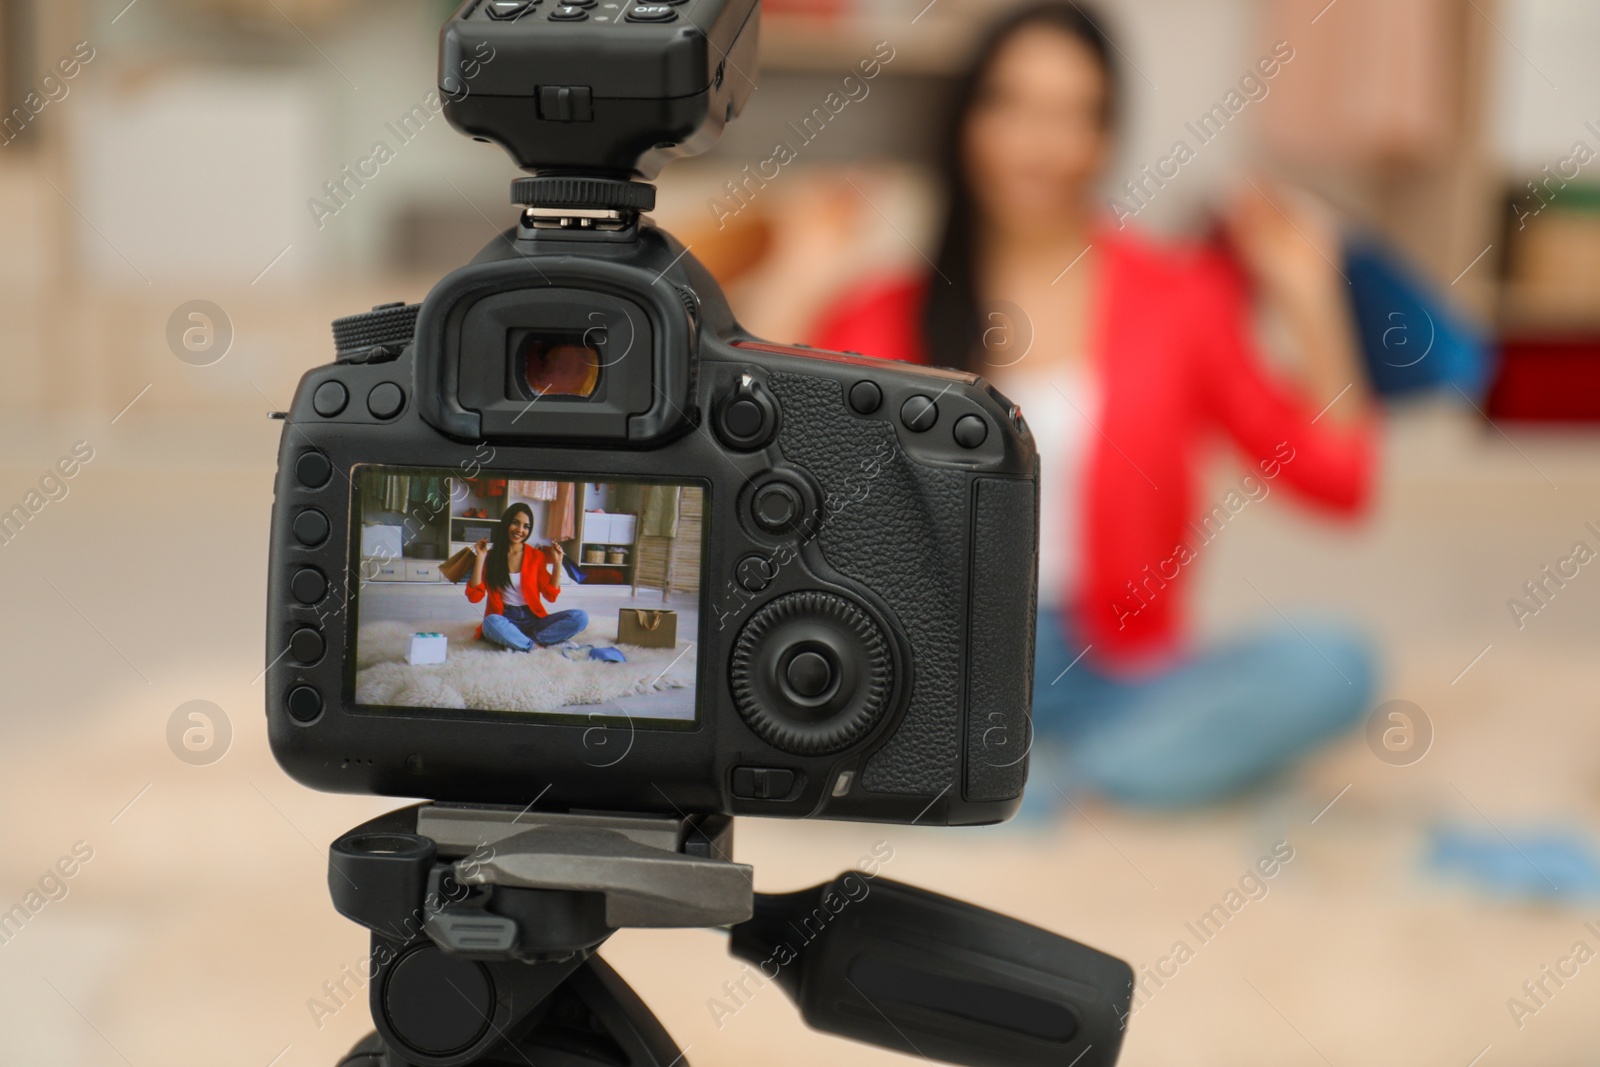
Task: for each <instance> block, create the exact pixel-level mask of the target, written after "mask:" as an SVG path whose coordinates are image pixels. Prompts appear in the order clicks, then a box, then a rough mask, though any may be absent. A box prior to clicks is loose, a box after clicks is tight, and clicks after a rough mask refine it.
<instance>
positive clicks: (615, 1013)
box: [504, 956, 688, 1067]
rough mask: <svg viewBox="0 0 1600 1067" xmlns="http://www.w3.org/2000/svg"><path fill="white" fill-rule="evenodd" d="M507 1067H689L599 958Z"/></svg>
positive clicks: (577, 975)
mask: <svg viewBox="0 0 1600 1067" xmlns="http://www.w3.org/2000/svg"><path fill="white" fill-rule="evenodd" d="M516 1047H517V1050H518V1053H519V1054H520V1055H525V1056H526V1057H527V1059H522V1058H520V1056H519V1058H508V1059H505V1060H504V1062H505V1063H507V1064H520V1063H526V1062H530V1061H531V1062H533V1063H537V1064H539V1065H540V1067H546V1065H548V1067H688V1061H687V1060H685V1059H684V1057H683V1053H682V1052H680V1051H679V1050H678V1046H677V1044H676V1043H675V1042H674V1041H673V1040H672V1038H671V1036H669V1035H668V1034H667V1031H666V1029H665V1028H664V1027H663V1026H662V1025H661V1023H660V1022H659V1021H658V1020H657V1019H656V1017H655V1015H653V1014H652V1013H651V1011H650V1009H649V1008H648V1007H646V1006H645V1003H644V1001H642V1000H640V999H639V995H638V994H637V993H635V992H634V991H633V989H632V988H630V987H629V985H628V983H627V982H625V981H623V980H622V978H621V976H619V975H618V974H617V972H616V971H614V970H612V969H611V966H610V965H609V964H607V963H606V962H605V961H604V960H602V959H601V958H600V957H598V956H593V957H590V959H589V962H588V963H586V964H584V965H583V966H582V967H580V968H579V969H578V970H576V971H574V972H573V973H572V976H571V977H569V978H568V979H567V980H566V981H565V982H564V983H563V984H562V985H561V987H560V988H559V989H557V990H556V991H555V992H554V993H553V994H552V995H551V996H550V998H549V1000H548V1001H547V1002H546V1004H545V1005H544V1010H543V1011H542V1012H541V1015H540V1018H539V1021H538V1022H537V1023H536V1024H534V1026H533V1027H532V1028H531V1029H530V1030H528V1031H527V1032H526V1033H525V1034H524V1036H523V1037H522V1038H521V1039H520V1040H518V1041H517V1042H516Z"/></svg>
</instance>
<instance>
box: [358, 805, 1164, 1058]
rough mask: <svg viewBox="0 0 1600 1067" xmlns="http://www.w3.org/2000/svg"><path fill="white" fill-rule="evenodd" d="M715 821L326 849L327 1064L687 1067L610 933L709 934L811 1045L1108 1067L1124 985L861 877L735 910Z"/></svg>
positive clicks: (1066, 951)
mask: <svg viewBox="0 0 1600 1067" xmlns="http://www.w3.org/2000/svg"><path fill="white" fill-rule="evenodd" d="M732 845H733V824H732V819H731V818H728V817H726V816H689V817H679V818H673V817H661V816H617V815H585V814H548V813H538V812H527V811H523V812H517V811H515V810H514V809H507V808H496V807H485V806H474V805H446V804H425V805H420V806H418V807H413V808H407V809H404V810H401V811H397V812H393V813H391V814H388V815H384V816H381V817H379V818H377V819H374V820H372V821H371V822H368V823H365V824H363V825H362V826H359V827H357V828H356V829H354V830H352V831H350V832H349V833H348V834H346V835H345V836H344V837H342V838H340V839H339V840H338V841H336V842H334V844H333V846H332V848H331V849H330V853H329V873H328V885H329V889H330V891H331V892H332V894H333V899H334V906H335V907H336V908H337V909H338V910H339V912H340V913H341V914H343V915H344V916H346V917H347V918H350V919H352V920H354V921H355V922H357V923H360V924H361V925H363V926H365V927H367V928H368V929H369V930H370V931H371V936H372V982H371V987H370V988H371V1007H372V1016H373V1021H374V1024H375V1026H376V1032H375V1033H373V1034H372V1035H370V1036H369V1037H367V1038H366V1039H365V1040H363V1041H362V1042H361V1043H360V1044H358V1045H357V1046H356V1047H355V1048H354V1049H352V1050H351V1052H350V1053H349V1054H348V1055H347V1056H346V1057H345V1059H344V1060H342V1061H341V1063H340V1067H467V1065H473V1067H480V1065H481V1067H526V1065H529V1064H534V1065H537V1067H591V1065H592V1067H687V1065H686V1061H685V1059H684V1056H683V1053H682V1052H681V1051H680V1050H679V1049H678V1047H677V1046H676V1044H675V1043H674V1042H673V1040H672V1038H671V1037H670V1036H668V1034H667V1032H666V1030H665V1028H663V1027H662V1025H661V1023H660V1022H659V1021H657V1019H656V1018H655V1016H654V1015H652V1014H651V1012H650V1010H649V1008H648V1007H646V1006H645V1004H644V1002H643V1001H642V1000H640V999H639V997H638V996H637V995H636V994H635V993H634V992H633V990H632V989H630V988H629V987H628V985H627V983H626V982H624V981H623V980H622V978H621V977H619V976H618V975H617V973H616V972H615V971H613V970H612V969H611V968H610V967H609V966H608V965H607V964H606V963H605V961H603V960H602V959H600V958H599V957H598V956H597V955H595V952H596V950H597V949H598V948H599V947H600V946H601V945H602V944H603V943H604V942H605V941H606V939H607V938H609V937H610V936H611V934H613V933H615V932H616V931H617V930H619V929H623V928H626V927H679V928H685V927H686V928H693V927H730V928H731V932H732V942H731V946H730V947H731V950H732V952H733V954H734V955H735V956H737V957H739V958H741V959H744V960H746V961H748V962H750V963H752V964H754V965H756V966H757V967H759V968H760V970H761V973H762V975H763V977H764V978H765V979H767V980H771V981H774V982H776V983H778V984H779V985H781V986H782V987H783V988H784V989H786V990H787V991H788V992H789V994H790V995H791V996H792V997H793V998H794V999H795V1001H796V1002H797V1004H798V1005H799V1007H800V1010H801V1013H802V1015H803V1016H804V1018H805V1019H806V1021H807V1023H809V1024H810V1025H811V1026H812V1027H814V1028H816V1029H819V1030H825V1031H829V1032H832V1033H836V1034H840V1035H842V1036H845V1037H849V1038H852V1039H855V1040H858V1041H863V1042H867V1043H870V1044H874V1045H878V1046H881V1047H884V1048H888V1049H893V1050H896V1051H900V1052H904V1053H906V1054H908V1055H915V1056H921V1057H923V1058H929V1059H935V1060H943V1061H947V1062H950V1063H958V1064H970V1065H972V1067H1001V1065H1016V1064H1023V1065H1031V1064H1039V1065H1044V1064H1056V1065H1060V1064H1076V1065H1077V1067H1110V1065H1111V1064H1114V1063H1115V1062H1116V1058H1117V1053H1118V1051H1119V1049H1120V1046H1121V1041H1122V1034H1123V1023H1124V1020H1125V1018H1126V1016H1127V1012H1128V1006H1129V1002H1130V999H1131V995H1132V983H1133V974H1132V971H1131V970H1130V969H1129V968H1128V966H1127V965H1126V964H1125V963H1123V962H1122V961H1120V960H1117V959H1115V958H1113V957H1110V956H1107V955H1104V954H1102V953H1100V952H1097V951H1095V950H1094V949H1091V948H1088V947H1086V946H1083V945H1080V944H1077V943H1075V942H1072V941H1069V940H1067V939H1065V938H1062V937H1058V936H1056V935H1054V934H1050V933H1048V932H1046V931H1044V930H1040V929H1038V928H1036V927H1032V926H1028V925H1026V924H1023V923H1020V922H1017V921H1016V920H1014V919H1009V918H1006V917H1004V916H1000V915H996V914H995V913H993V912H988V911H984V910H982V909H980V908H976V907H973V906H972V905H969V904H964V903H961V902H959V901H955V900H951V899H949V898H947V897H940V896H936V895H934V894H931V893H926V892H923V891H921V890H918V889H913V888H911V887H909V886H904V885H899V884H896V883H892V882H888V881H885V880H882V879H871V878H868V877H867V876H865V875H864V874H863V873H861V872H848V873H846V874H845V875H842V876H841V877H840V878H838V879H835V880H834V881H832V882H829V883H826V884H824V885H820V886H816V887H814V888H812V889H807V890H802V891H800V892H798V893H790V894H783V895H771V894H760V893H756V892H755V890H754V888H753V885H752V874H753V872H752V870H751V868H750V867H748V866H746V865H743V864H736V863H733V862H731V861H730V860H729V859H728V858H727V857H728V856H729V855H731V853H732Z"/></svg>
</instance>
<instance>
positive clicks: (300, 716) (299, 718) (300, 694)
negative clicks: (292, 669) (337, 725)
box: [285, 685, 322, 725]
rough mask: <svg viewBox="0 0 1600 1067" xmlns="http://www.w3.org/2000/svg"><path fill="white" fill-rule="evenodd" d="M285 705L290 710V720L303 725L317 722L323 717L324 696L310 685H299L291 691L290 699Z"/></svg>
mask: <svg viewBox="0 0 1600 1067" xmlns="http://www.w3.org/2000/svg"><path fill="white" fill-rule="evenodd" d="M285 703H286V704H287V705H288V708H289V718H291V719H293V720H294V721H295V722H297V723H300V724H301V725H306V724H309V723H313V722H316V721H317V719H318V718H320V717H321V715H322V694H321V693H319V692H317V691H316V690H315V689H313V688H311V687H310V686H309V685H299V686H295V687H294V688H293V689H291V690H289V699H288V700H287V701H285Z"/></svg>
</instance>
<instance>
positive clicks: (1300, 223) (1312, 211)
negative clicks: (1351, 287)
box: [1223, 177, 1344, 302]
mask: <svg viewBox="0 0 1600 1067" xmlns="http://www.w3.org/2000/svg"><path fill="white" fill-rule="evenodd" d="M1223 226H1224V228H1225V230H1226V232H1227V235H1228V238H1229V240H1230V241H1231V242H1232V244H1233V247H1234V250H1235V251H1236V252H1237V253H1238V255H1239V259H1240V261H1241V262H1242V263H1243V264H1244V266H1245V267H1246V268H1247V269H1248V270H1249V272H1250V275H1251V278H1252V279H1253V280H1254V281H1255V283H1256V286H1257V287H1258V288H1259V289H1260V290H1261V291H1262V292H1265V293H1267V294H1268V295H1269V296H1271V297H1272V298H1274V299H1277V300H1283V301H1288V302H1301V301H1305V300H1310V299H1322V298H1324V297H1326V295H1327V294H1328V293H1329V292H1333V291H1337V289H1338V286H1339V285H1340V283H1341V282H1342V281H1343V278H1342V276H1341V274H1340V268H1339V267H1338V266H1337V264H1338V263H1339V261H1340V260H1341V259H1342V258H1343V254H1344V253H1343V245H1342V242H1341V240H1340V237H1339V225H1338V220H1337V219H1335V217H1334V215H1333V213H1332V212H1331V211H1329V210H1328V209H1327V208H1326V207H1325V206H1324V205H1322V204H1320V203H1318V202H1317V201H1316V200H1315V199H1313V198H1312V197H1310V196H1308V195H1307V194H1305V193H1302V192H1301V191H1299V190H1298V189H1291V188H1287V187H1285V186H1283V185H1280V184H1277V183H1275V182H1271V181H1268V180H1267V179H1265V178H1259V177H1258V178H1253V179H1251V178H1247V179H1246V180H1245V184H1244V185H1242V186H1240V187H1239V188H1238V189H1237V190H1236V191H1235V193H1234V195H1233V197H1232V198H1231V199H1230V201H1229V203H1228V206H1227V212H1226V214H1225V215H1224V217H1223Z"/></svg>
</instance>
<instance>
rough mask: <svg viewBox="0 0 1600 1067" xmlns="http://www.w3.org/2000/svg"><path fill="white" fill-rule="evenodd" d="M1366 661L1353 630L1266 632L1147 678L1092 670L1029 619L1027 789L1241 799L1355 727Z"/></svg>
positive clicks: (1368, 680)
mask: <svg viewBox="0 0 1600 1067" xmlns="http://www.w3.org/2000/svg"><path fill="white" fill-rule="evenodd" d="M1376 674H1377V667H1376V659H1375V657H1374V655H1373V653H1372V651H1371V649H1370V647H1369V645H1368V644H1367V642H1366V640H1365V638H1364V637H1362V636H1361V634H1360V633H1359V632H1358V631H1356V630H1355V629H1353V628H1351V627H1348V626H1345V625H1342V624H1338V623H1330V622H1312V621H1302V622H1299V623H1295V624H1291V625H1285V626H1276V627H1273V628H1270V629H1267V630H1263V631H1260V632H1257V633H1255V634H1252V635H1249V636H1245V637H1242V638H1239V639H1237V640H1234V641H1230V642H1227V643H1224V644H1222V645H1219V646H1218V647H1216V648H1213V649H1210V650H1207V651H1203V652H1199V653H1196V654H1193V655H1189V656H1186V657H1185V658H1183V659H1182V660H1180V661H1179V662H1178V663H1176V664H1175V665H1173V666H1171V667H1169V668H1167V669H1166V670H1164V671H1161V672H1160V673H1157V674H1155V675H1152V676H1145V677H1140V678H1136V679H1128V678H1120V677H1116V676H1113V675H1109V674H1106V673H1103V672H1102V671H1099V670H1097V669H1096V667H1095V666H1094V664H1093V661H1092V659H1091V658H1090V657H1087V656H1085V655H1084V647H1083V645H1082V643H1081V642H1079V641H1078V640H1076V639H1075V638H1074V637H1073V636H1072V635H1071V634H1069V633H1064V632H1063V628H1062V625H1061V619H1060V616H1059V615H1058V614H1057V613H1056V612H1055V611H1044V612H1041V613H1040V615H1039V630H1038V645H1037V650H1036V659H1035V673H1034V687H1033V723H1034V733H1035V739H1036V741H1037V742H1039V743H1038V744H1037V745H1036V746H1035V753H1036V757H1043V758H1036V759H1035V760H1034V766H1033V772H1032V774H1033V777H1034V778H1035V779H1043V780H1041V781H1035V782H1034V783H1033V788H1034V789H1035V790H1038V791H1040V792H1043V793H1045V794H1046V796H1045V799H1047V800H1048V799H1049V795H1051V794H1054V792H1055V789H1054V788H1052V786H1054V787H1056V788H1059V789H1061V790H1062V791H1063V792H1064V793H1067V794H1069V795H1070V794H1071V793H1073V792H1074V791H1081V790H1088V791H1092V792H1095V793H1099V794H1101V795H1102V796H1105V797H1107V798H1109V799H1111V800H1114V801H1117V802H1119V803H1123V804H1128V805H1131V806H1135V807H1144V808H1182V807H1187V806H1190V805H1195V804H1204V803H1207V802H1210V801H1215V800H1221V799H1223V798H1226V797H1229V796H1232V795H1234V794H1237V793H1240V792H1242V791H1244V790H1246V789H1248V788H1249V787H1251V786H1253V785H1256V784H1258V783H1259V782H1261V781H1263V780H1264V779H1266V778H1268V777H1270V776H1271V775H1272V774H1273V773H1274V772H1276V771H1278V770H1280V769H1282V768H1284V767H1287V766H1288V765H1290V764H1292V763H1294V762H1295V761H1296V760H1298V759H1300V758H1302V757H1304V756H1306V755H1308V754H1309V753H1311V752H1312V751H1313V750H1315V749H1316V748H1318V747H1320V746H1321V745H1322V744H1324V743H1325V742H1326V741H1328V740H1329V739H1330V738H1333V737H1336V736H1338V735H1339V734H1342V733H1344V732H1345V731H1347V730H1349V729H1350V728H1352V727H1353V726H1355V725H1356V724H1357V723H1359V722H1360V721H1361V720H1362V719H1363V718H1364V717H1365V716H1366V714H1367V713H1368V711H1369V710H1370V709H1371V703H1372V697H1373V692H1374V690H1375V688H1376Z"/></svg>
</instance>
